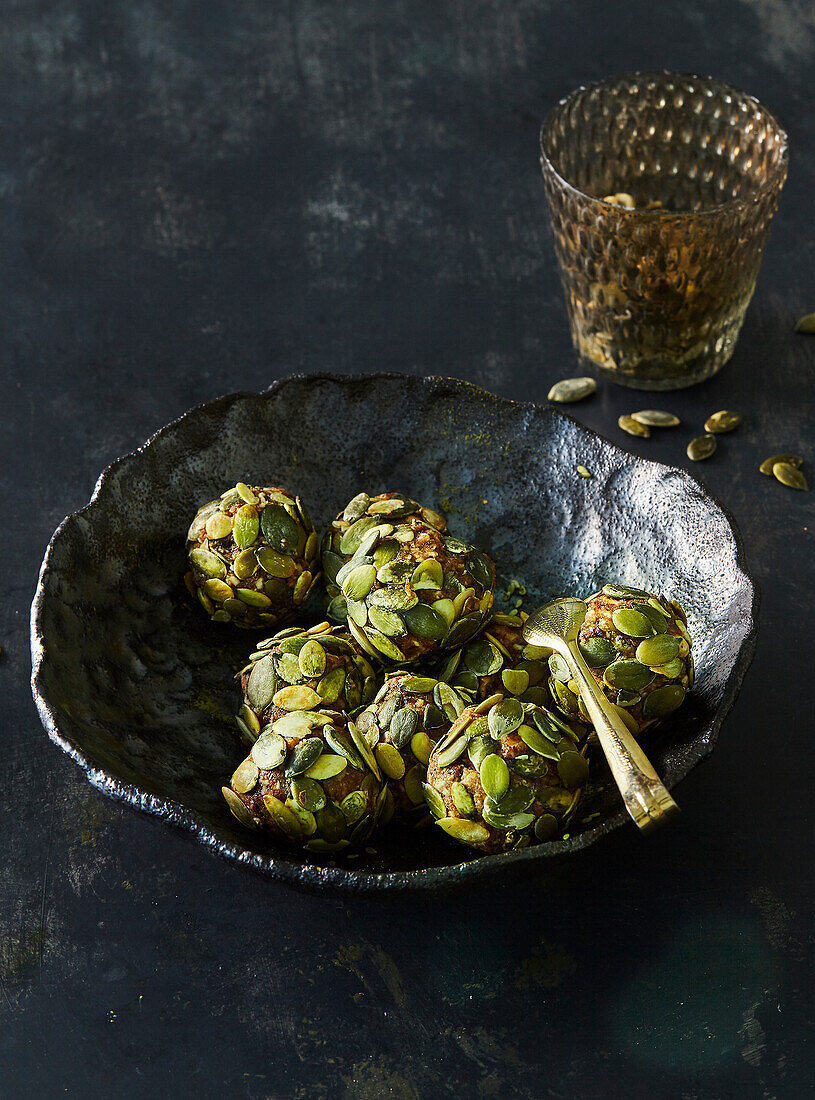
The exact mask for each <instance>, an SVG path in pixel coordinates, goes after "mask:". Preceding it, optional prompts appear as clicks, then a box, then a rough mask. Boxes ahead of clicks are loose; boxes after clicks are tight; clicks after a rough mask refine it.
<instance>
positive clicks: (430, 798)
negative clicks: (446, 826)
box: [422, 783, 447, 820]
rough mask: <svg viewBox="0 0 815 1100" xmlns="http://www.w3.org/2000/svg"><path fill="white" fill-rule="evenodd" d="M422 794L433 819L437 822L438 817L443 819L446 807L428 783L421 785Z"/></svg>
mask: <svg viewBox="0 0 815 1100" xmlns="http://www.w3.org/2000/svg"><path fill="white" fill-rule="evenodd" d="M422 793H423V794H424V800H425V802H426V803H427V808H428V809H429V810H430V812H431V814H432V815H433V817H434V818H436V819H437V820H438V818H440V817H444V815H445V814H446V813H447V807H446V806H445V805H444V801H443V800H442V797H441V795H440V794H439V793H438V791H436V790H434V789H433V788H432V787H431V786H430V784H429V783H422Z"/></svg>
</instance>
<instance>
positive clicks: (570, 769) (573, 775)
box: [557, 749, 589, 791]
mask: <svg viewBox="0 0 815 1100" xmlns="http://www.w3.org/2000/svg"><path fill="white" fill-rule="evenodd" d="M557 773H558V775H559V776H560V781H561V783H562V784H563V786H564V787H566V788H567V789H568V790H570V791H573V790H576V789H577V788H578V787H582V786H583V784H584V783H585V782H586V780H587V779H588V777H589V765H588V763H587V761H586V758H585V757H583V756H581V755H580V753H579V752H575V751H574V750H573V749H567V750H566V752H564V753H561V755H560V759H559V760H558V762H557Z"/></svg>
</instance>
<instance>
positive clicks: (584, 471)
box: [577, 466, 591, 477]
mask: <svg viewBox="0 0 815 1100" xmlns="http://www.w3.org/2000/svg"><path fill="white" fill-rule="evenodd" d="M577 472H578V473H579V474H580V476H581V477H591V470H590V469H588V467H587V466H578V467H577Z"/></svg>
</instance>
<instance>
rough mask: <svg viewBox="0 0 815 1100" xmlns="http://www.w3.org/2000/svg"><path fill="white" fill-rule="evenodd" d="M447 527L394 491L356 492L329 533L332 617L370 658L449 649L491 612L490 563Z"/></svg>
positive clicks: (407, 658)
mask: <svg viewBox="0 0 815 1100" xmlns="http://www.w3.org/2000/svg"><path fill="white" fill-rule="evenodd" d="M446 527H447V523H446V520H445V519H444V517H443V516H442V515H440V514H439V513H438V512H434V511H433V510H432V509H429V508H425V507H423V506H422V505H420V504H418V503H417V502H416V501H414V500H410V499H408V498H407V497H405V496H403V495H401V494H399V493H394V492H389V493H381V494H379V495H378V496H374V497H370V496H368V495H367V494H366V493H360V494H359V495H358V496H356V497H354V499H353V500H352V501H350V502H349V504H348V505H346V507H345V509H344V510H343V511H342V512H341V513H340V514H339V515H338V516H337V518H336V519H335V520H334V522H333V523H332V524H331V526H330V527H329V529H328V531H327V532H326V535H325V538H324V540H323V555H322V561H323V570H324V573H325V579H326V588H327V591H328V597H329V604H328V614H329V617H331V618H333V619H335V620H337V621H343V620H346V621H347V623H348V629H349V630H350V631H351V633H352V634H353V636H354V637H355V638H356V639H357V641H358V642H359V644H360V645H361V646H362V647H363V648H364V649H365V650H366V651H367V652H368V653H369V654H370V656H372V657H374V658H375V659H377V660H379V661H381V662H384V663H387V664H392V665H404V664H412V663H414V662H418V661H422V660H426V659H428V658H430V657H433V656H435V655H437V654H438V653H440V652H442V651H446V650H453V649H455V648H457V647H459V646H461V645H463V644H464V643H465V642H466V641H468V640H469V639H470V638H472V637H473V636H474V635H475V634H476V633H477V632H478V631H479V630H480V629H481V627H482V625H483V623H484V621H485V619H486V617H487V616H488V615H489V613H490V610H491V608H492V604H493V600H494V589H495V566H494V565H493V563H492V561H491V560H490V558H488V557H487V555H486V554H483V553H482V552H481V551H480V550H477V549H475V547H473V546H470V545H468V544H467V543H464V542H462V541H461V540H460V539H457V538H453V537H452V536H450V535H447V534H446V533H445V532H446Z"/></svg>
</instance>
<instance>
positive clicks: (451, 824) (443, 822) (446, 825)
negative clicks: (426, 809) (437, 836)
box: [431, 810, 490, 847]
mask: <svg viewBox="0 0 815 1100" xmlns="http://www.w3.org/2000/svg"><path fill="white" fill-rule="evenodd" d="M431 812H432V810H431ZM436 824H437V825H438V826H439V827H440V828H442V829H444V831H445V832H446V833H447V835H448V836H451V837H452V838H453V839H454V840H460V841H461V843H462V844H470V845H474V846H476V847H477V846H478V845H479V844H484V843H486V841H488V840H489V839H490V831H489V829H487V828H486V827H485V826H484V825H481V824H480V823H479V822H478V821H467V820H466V818H463V817H440V818H437V820H436Z"/></svg>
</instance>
